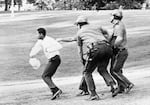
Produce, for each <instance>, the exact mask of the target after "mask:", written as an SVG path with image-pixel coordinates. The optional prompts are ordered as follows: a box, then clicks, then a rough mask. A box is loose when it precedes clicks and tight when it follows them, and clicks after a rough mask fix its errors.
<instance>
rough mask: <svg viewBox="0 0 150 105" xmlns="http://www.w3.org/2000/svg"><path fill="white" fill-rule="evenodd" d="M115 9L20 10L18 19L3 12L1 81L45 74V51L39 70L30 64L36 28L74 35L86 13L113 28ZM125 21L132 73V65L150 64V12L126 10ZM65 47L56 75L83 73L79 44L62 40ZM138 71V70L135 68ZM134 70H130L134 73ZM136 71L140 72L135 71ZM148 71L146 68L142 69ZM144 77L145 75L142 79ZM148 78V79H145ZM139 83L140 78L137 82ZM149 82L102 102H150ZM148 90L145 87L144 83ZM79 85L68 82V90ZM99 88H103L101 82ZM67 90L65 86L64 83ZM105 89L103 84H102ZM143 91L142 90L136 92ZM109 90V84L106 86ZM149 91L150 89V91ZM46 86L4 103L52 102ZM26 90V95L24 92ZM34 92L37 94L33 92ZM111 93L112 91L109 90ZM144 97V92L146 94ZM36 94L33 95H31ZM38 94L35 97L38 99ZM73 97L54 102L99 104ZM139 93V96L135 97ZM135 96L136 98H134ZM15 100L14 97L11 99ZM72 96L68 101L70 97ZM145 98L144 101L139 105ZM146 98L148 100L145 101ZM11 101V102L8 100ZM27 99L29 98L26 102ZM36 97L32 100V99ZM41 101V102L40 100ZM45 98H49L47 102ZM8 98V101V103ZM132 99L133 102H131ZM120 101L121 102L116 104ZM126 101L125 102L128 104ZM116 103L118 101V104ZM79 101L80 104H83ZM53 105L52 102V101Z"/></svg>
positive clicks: (39, 104) (0, 22)
mask: <svg viewBox="0 0 150 105" xmlns="http://www.w3.org/2000/svg"><path fill="white" fill-rule="evenodd" d="M110 13H111V11H99V12H96V11H55V12H54V11H50V12H34V13H30V12H29V13H17V14H15V17H14V18H10V17H9V14H0V18H1V20H0V27H1V29H0V33H1V35H0V59H1V62H0V67H1V70H0V71H1V73H0V83H1V82H10V81H12V82H13V81H26V80H36V79H41V74H42V72H43V69H44V65H45V64H46V63H47V60H46V58H45V56H44V55H42V52H41V53H39V59H40V60H41V61H43V62H41V63H42V66H41V67H40V69H38V70H33V69H32V68H31V66H30V65H29V64H28V60H29V52H30V49H31V47H32V46H33V44H34V42H35V41H36V29H37V28H38V27H45V28H46V29H47V33H48V36H52V37H54V38H59V37H68V36H74V35H75V34H76V32H77V28H76V27H75V26H74V25H73V24H74V21H75V20H76V18H77V16H78V15H81V14H83V15H86V16H87V17H88V18H89V22H91V23H96V24H100V25H101V26H104V27H106V28H108V29H109V31H110V32H111V31H112V25H111V24H110V22H109V16H110V15H109V14H110ZM123 13H124V18H123V21H124V23H125V25H126V28H127V34H128V48H129V57H128V60H127V62H126V64H125V70H124V71H125V72H129V71H128V70H131V71H132V69H128V68H130V67H136V66H137V67H138V66H143V67H144V66H145V65H149V62H150V18H149V17H150V11H149V10H147V11H143V10H128V11H127V10H125V11H124V12H123ZM62 44H63V46H64V48H63V49H62V50H61V57H62V63H61V66H60V67H59V69H58V71H57V73H56V75H55V77H56V78H60V77H68V76H79V75H81V72H82V65H81V63H80V61H79V57H78V54H77V49H76V44H75V43H69V44H66V43H62ZM133 70H135V69H133ZM131 71H130V72H131ZM135 72H136V71H135ZM142 72H144V69H142ZM141 79H143V78H141ZM143 80H147V79H143ZM135 82H136V83H138V81H137V80H136V81H135ZM145 84H147V85H149V84H150V82H148V81H147V82H141V83H140V84H139V87H137V90H135V91H134V93H133V94H130V95H129V96H122V98H123V99H122V98H121V97H118V98H116V99H114V100H113V99H112V98H110V97H109V98H108V99H106V100H107V101H110V102H112V103H113V104H109V103H108V102H104V101H101V102H100V104H102V105H148V104H147V103H146V104H144V102H147V99H148V98H150V97H148V95H149V94H148V93H147V92H149V91H150V90H149V89H148V87H146V86H145ZM143 85H144V87H143V88H144V89H145V90H142V88H141V87H142V86H143ZM75 86H76V85H75V84H74V85H69V86H68V85H67V87H68V90H66V92H71V93H76V90H72V89H73V88H74V87H75ZM140 86H141V87H140ZM98 87H102V86H101V84H98ZM62 88H63V89H65V88H66V87H65V86H62ZM102 88H103V87H102ZM138 89H139V90H140V93H137V94H136V92H137V91H138ZM102 90H103V91H107V90H106V87H104V89H102ZM146 90H147V91H146ZM47 91H49V90H46V89H45V88H44V89H43V90H41V91H40V90H35V92H33V91H31V90H30V91H25V92H19V93H16V94H14V95H15V100H13V95H10V97H7V98H6V99H4V98H3V99H4V100H3V101H5V102H4V103H5V104H1V103H0V105H42V104H43V103H44V105H48V103H49V99H48V97H47V96H48V94H49V93H47ZM22 93H23V94H24V95H22ZM32 94H33V95H32ZM107 94H108V93H107ZM145 94H146V96H144V97H142V96H143V95H145ZM31 95H32V96H31ZM34 96H35V98H36V99H35V98H34ZM69 96H70V97H71V98H73V99H72V100H70V99H68V96H66V95H64V97H65V98H64V99H65V100H63V101H57V102H56V101H54V103H53V104H54V105H61V103H63V104H67V105H70V104H71V102H73V103H72V104H71V105H76V104H79V103H80V104H82V105H87V104H88V105H90V104H95V105H98V103H95V102H93V103H92V102H91V103H85V100H84V101H81V100H80V98H75V97H74V96H72V95H71V94H69ZM134 96H135V97H134ZM133 97H134V98H133ZM9 99H12V100H9ZM67 99H68V100H67ZM135 99H141V102H142V103H143V104H139V102H140V101H139V100H137V101H135V102H134V101H133V100H135ZM142 99H144V100H142ZM8 100H9V101H8ZM25 100H27V101H25ZM31 100H32V101H31ZM37 100H38V101H37ZM44 100H45V101H44ZM7 101H8V102H7ZM128 101H131V102H130V103H128ZM116 102H118V103H116ZM124 102H125V103H124ZM115 103H116V104H115ZM80 104H79V105H80ZM51 105H52V103H51Z"/></svg>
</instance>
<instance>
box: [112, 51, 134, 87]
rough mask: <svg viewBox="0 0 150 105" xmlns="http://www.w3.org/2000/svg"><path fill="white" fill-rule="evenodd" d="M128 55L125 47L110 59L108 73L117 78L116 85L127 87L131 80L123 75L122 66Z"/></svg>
mask: <svg viewBox="0 0 150 105" xmlns="http://www.w3.org/2000/svg"><path fill="white" fill-rule="evenodd" d="M127 57H128V51H127V49H124V50H122V51H120V52H119V53H118V54H117V55H114V56H113V57H112V60H111V67H110V73H111V75H112V76H113V77H114V78H115V79H116V80H117V82H118V85H119V86H120V85H121V86H123V87H124V88H127V87H128V86H129V85H130V84H131V82H130V81H129V80H128V79H127V78H126V77H125V76H124V75H123V73H122V68H123V66H124V63H125V61H126V59H127Z"/></svg>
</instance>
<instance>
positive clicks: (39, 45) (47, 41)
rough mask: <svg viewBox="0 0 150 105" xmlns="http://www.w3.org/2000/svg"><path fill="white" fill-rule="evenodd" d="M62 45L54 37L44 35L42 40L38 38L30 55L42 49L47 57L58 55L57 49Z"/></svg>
mask: <svg viewBox="0 0 150 105" xmlns="http://www.w3.org/2000/svg"><path fill="white" fill-rule="evenodd" d="M61 48H62V45H61V44H60V43H58V42H57V41H56V40H55V39H53V38H51V37H49V36H45V38H44V39H43V40H40V39H39V40H38V41H37V42H36V43H35V45H34V46H33V48H32V50H31V52H30V57H33V56H35V55H36V54H37V53H38V52H39V51H40V50H43V52H44V54H45V56H46V57H47V59H50V58H52V57H54V56H55V55H60V53H59V50H60V49H61Z"/></svg>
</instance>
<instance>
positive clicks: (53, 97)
mask: <svg viewBox="0 0 150 105" xmlns="http://www.w3.org/2000/svg"><path fill="white" fill-rule="evenodd" d="M60 94H62V91H61V90H60V89H59V90H58V91H56V93H54V94H53V96H52V98H51V100H55V99H56V98H58V97H59V96H60Z"/></svg>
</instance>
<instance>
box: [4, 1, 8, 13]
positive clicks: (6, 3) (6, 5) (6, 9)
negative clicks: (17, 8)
mask: <svg viewBox="0 0 150 105" xmlns="http://www.w3.org/2000/svg"><path fill="white" fill-rule="evenodd" d="M4 11H8V0H5V10H4Z"/></svg>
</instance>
